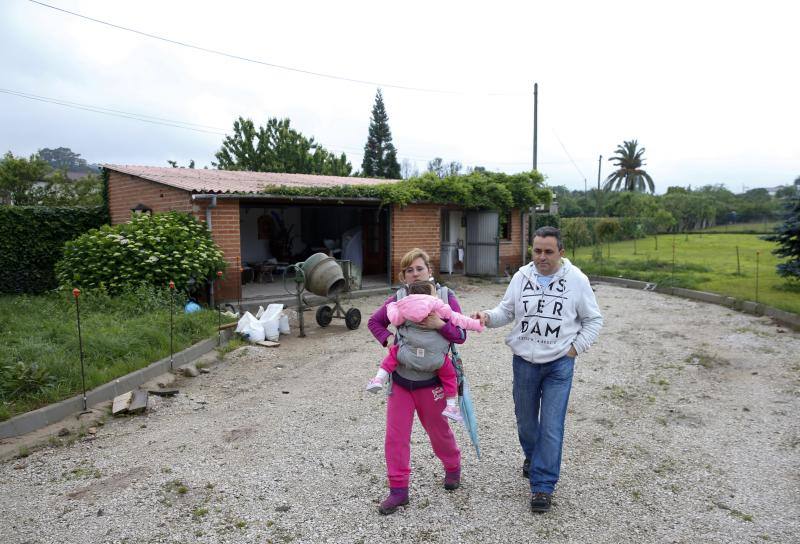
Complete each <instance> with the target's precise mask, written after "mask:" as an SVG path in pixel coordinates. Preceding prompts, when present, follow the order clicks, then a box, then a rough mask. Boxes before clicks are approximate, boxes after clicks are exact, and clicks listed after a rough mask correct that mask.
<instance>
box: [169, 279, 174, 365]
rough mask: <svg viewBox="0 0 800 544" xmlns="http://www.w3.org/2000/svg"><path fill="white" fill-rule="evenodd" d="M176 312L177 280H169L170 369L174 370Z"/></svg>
mask: <svg viewBox="0 0 800 544" xmlns="http://www.w3.org/2000/svg"><path fill="white" fill-rule="evenodd" d="M174 313H175V282H174V281H172V280H169V369H170V370H172V356H173V354H174V353H175V345H174V344H173V336H174V335H173V332H172V330H173V326H172V323H173V320H174V319H173V314H174Z"/></svg>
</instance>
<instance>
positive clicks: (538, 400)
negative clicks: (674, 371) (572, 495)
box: [472, 227, 603, 512]
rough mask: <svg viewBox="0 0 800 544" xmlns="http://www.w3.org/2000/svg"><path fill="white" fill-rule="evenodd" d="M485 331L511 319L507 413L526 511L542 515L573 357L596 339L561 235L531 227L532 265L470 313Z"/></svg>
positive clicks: (555, 464) (585, 292)
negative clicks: (520, 456)
mask: <svg viewBox="0 0 800 544" xmlns="http://www.w3.org/2000/svg"><path fill="white" fill-rule="evenodd" d="M472 317H474V318H476V319H480V320H481V323H482V324H484V325H485V326H488V327H502V326H503V325H505V324H507V323H511V322H512V321H513V323H514V326H513V328H512V329H511V332H510V333H509V334H508V336H507V337H506V344H508V346H509V347H510V348H511V351H512V352H513V354H514V356H513V360H512V361H513V365H514V386H513V394H514V413H515V415H516V417H517V432H518V434H519V443H520V445H521V446H522V451H523V452H524V454H525V461H524V463H523V465H522V474H523V476H524V477H526V478H528V479H529V481H530V485H531V511H533V512H548V511H549V510H550V504H551V497H552V494H553V490H554V489H555V486H556V482H558V476H559V473H560V470H561V448H562V443H563V439H564V420H565V418H566V415H567V402H568V401H569V392H570V389H571V388H572V372H573V366H574V363H575V357H576V356H578V355H579V354H581V353H583V352H584V351H586V350H587V349H589V346H590V345H591V344H592V342H594V341H595V339H596V338H597V335H598V333H599V332H600V327H602V325H603V316H602V315H600V309H599V308H598V306H597V301H596V300H595V297H594V292H593V291H592V288H591V286H590V285H589V280H588V278H587V277H586V275H584V274H583V272H581V271H580V269H578V267H576V266H574V265H573V264H572V263H570V262H569V260H568V259H565V258H564V245H563V243H562V242H561V232H560V231H559V230H558V229H557V228H554V227H542V228H540V229H537V230H536V232H535V233H534V238H533V262H532V263H529V264H527V265H525V266H523V267H522V268H520V269H519V270H518V271H517V273H516V274H514V277H513V278H512V279H511V283H510V284H509V285H508V289H506V294H505V296H503V300H502V301H501V302H500V304H498V305H497V306H496V307H495V308H493V309H491V310H484V311H481V312H477V313H475V314H473V316H472Z"/></svg>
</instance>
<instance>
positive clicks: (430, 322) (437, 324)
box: [417, 313, 444, 331]
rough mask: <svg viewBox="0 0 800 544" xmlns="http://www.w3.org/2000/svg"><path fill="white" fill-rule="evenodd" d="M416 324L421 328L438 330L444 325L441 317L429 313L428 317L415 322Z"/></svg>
mask: <svg viewBox="0 0 800 544" xmlns="http://www.w3.org/2000/svg"><path fill="white" fill-rule="evenodd" d="M417 325H419V326H420V327H422V328H423V329H434V330H437V331H438V330H439V329H441V328H442V327H444V321H442V318H441V317H439V316H438V315H436V314H434V313H430V314H428V317H426V318H425V319H423V320H422V321H420V322H419V323H417Z"/></svg>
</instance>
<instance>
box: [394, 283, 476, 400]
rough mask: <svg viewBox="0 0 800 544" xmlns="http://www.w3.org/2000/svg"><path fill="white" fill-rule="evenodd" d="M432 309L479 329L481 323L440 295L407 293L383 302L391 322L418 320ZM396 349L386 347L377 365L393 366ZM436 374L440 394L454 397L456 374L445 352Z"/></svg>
mask: <svg viewBox="0 0 800 544" xmlns="http://www.w3.org/2000/svg"><path fill="white" fill-rule="evenodd" d="M432 313H435V314H436V315H438V316H439V317H441V318H442V319H447V320H448V321H449V322H450V323H451V324H453V325H455V326H457V327H461V328H462V329H466V330H469V331H479V332H480V331H482V330H483V325H481V322H480V320H479V319H473V318H471V317H467V316H465V315H464V314H460V313H458V312H456V311H453V309H452V308H450V306H449V305H447V304H445V303H444V301H442V299H440V298H439V297H434V296H432V295H408V296H405V297H403V298H401V299H400V300H398V301H396V302H390V303H389V304H387V306H386V315H387V316H388V318H389V322H390V323H391V324H392V325H394V326H399V325H402V324H403V323H405V322H406V321H412V322H414V323H419V322H420V321H422V320H423V319H425V318H426V317H428V315H430V314H432ZM397 349H398V346H397V345H394V346H392V347H390V348H389V354H388V355H387V356H386V357H385V358H384V359H383V361H381V368H382V369H384V370H385V371H386V372H388V373H389V374H391V373H392V372H394V371H395V369H396V368H397V364H398V361H397ZM436 374H437V375H438V376H439V380H441V382H442V388H443V389H444V396H445V397H446V398H453V397H457V396H458V377H457V376H456V369H455V368H454V367H453V364H452V362H451V361H450V358H449V357H448V356H446V355H445V357H444V363H443V364H442V366H441V368H439V370H437V371H436Z"/></svg>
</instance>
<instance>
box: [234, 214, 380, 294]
mask: <svg viewBox="0 0 800 544" xmlns="http://www.w3.org/2000/svg"><path fill="white" fill-rule="evenodd" d="M388 216H389V214H388V210H387V209H379V207H378V206H377V205H376V204H372V205H365V206H358V205H343V204H313V205H312V204H295V203H292V204H274V203H265V202H263V201H262V202H246V201H244V202H241V204H240V210H239V232H240V237H241V240H240V243H241V261H242V262H241V264H242V299H253V298H264V297H269V296H275V295H279V294H285V290H284V289H283V278H284V272H285V271H286V267H287V266H288V265H290V264H294V263H297V262H301V261H305V260H306V259H307V258H308V257H310V256H311V255H313V254H314V253H318V252H322V253H326V254H327V255H330V256H331V257H334V258H335V259H337V260H339V261H341V264H342V266H343V269H344V270H345V271H346V272H349V278H350V282H351V288H352V289H354V290H357V289H366V288H371V287H381V286H385V285H387V284H388V283H389V274H388V270H389V266H388V245H389V244H388V231H389V229H388V225H389V219H388ZM291 287H293V286H290V288H291Z"/></svg>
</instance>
